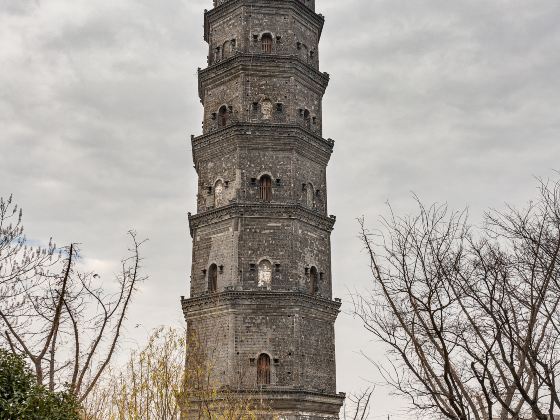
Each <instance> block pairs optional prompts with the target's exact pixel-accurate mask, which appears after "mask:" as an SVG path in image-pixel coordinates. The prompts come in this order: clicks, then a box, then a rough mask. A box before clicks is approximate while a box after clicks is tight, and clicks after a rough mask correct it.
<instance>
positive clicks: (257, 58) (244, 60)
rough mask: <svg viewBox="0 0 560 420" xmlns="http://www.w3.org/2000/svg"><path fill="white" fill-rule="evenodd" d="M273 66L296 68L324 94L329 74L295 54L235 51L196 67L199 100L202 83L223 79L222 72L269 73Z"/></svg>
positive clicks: (202, 94) (202, 92) (201, 97)
mask: <svg viewBox="0 0 560 420" xmlns="http://www.w3.org/2000/svg"><path fill="white" fill-rule="evenodd" d="M286 62H289V64H291V66H288V65H287V64H286ZM244 66H246V67H244ZM267 66H268V67H267ZM266 67H267V68H266ZM275 68H280V69H282V70H283V72H286V71H288V72H289V71H290V70H298V71H299V72H300V73H301V74H302V75H303V76H304V77H307V78H308V79H309V83H310V84H315V85H316V86H317V87H318V89H317V92H318V93H320V94H321V95H324V94H325V91H326V89H327V86H328V84H329V80H330V76H329V74H328V73H323V72H320V71H319V70H317V69H316V68H314V67H313V66H311V65H310V64H308V63H305V62H304V61H303V60H301V58H299V57H298V56H296V55H283V54H264V53H249V52H241V51H237V52H236V53H235V54H234V55H233V56H231V57H229V58H226V59H225V60H222V61H220V62H218V63H215V64H212V65H211V66H209V67H207V68H205V69H200V68H199V69H198V96H199V98H200V100H201V101H204V84H206V83H209V81H211V80H212V79H213V78H219V79H221V80H223V79H224V77H225V76H224V73H226V72H228V71H234V70H237V71H239V72H243V71H249V70H250V71H258V72H259V74H262V73H265V72H266V71H267V70H269V71H268V72H267V73H270V70H274V69H275ZM286 69H289V70H286ZM308 72H309V73H310V74H309V73H308Z"/></svg>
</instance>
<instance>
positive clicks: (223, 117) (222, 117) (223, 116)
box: [218, 105, 229, 127]
mask: <svg viewBox="0 0 560 420" xmlns="http://www.w3.org/2000/svg"><path fill="white" fill-rule="evenodd" d="M228 120H229V111H228V109H227V106H225V105H224V106H222V107H221V108H220V110H219V111H218V125H219V126H220V127H225V126H226V125H227V123H228Z"/></svg>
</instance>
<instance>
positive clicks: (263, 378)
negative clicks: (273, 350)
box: [257, 353, 270, 385]
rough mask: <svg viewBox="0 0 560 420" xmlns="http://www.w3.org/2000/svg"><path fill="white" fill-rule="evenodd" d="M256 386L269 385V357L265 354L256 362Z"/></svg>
mask: <svg viewBox="0 0 560 420" xmlns="http://www.w3.org/2000/svg"><path fill="white" fill-rule="evenodd" d="M257 385H270V356H269V355H268V354H265V353H263V354H261V355H260V356H259V358H258V360H257Z"/></svg>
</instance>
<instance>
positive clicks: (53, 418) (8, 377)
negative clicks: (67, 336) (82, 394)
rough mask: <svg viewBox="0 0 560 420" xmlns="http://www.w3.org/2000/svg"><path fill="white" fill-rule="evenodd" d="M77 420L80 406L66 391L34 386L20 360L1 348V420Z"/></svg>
mask: <svg viewBox="0 0 560 420" xmlns="http://www.w3.org/2000/svg"><path fill="white" fill-rule="evenodd" d="M46 419H49V420H79V419H80V416H79V406H78V403H77V402H76V400H75V398H74V397H73V396H72V395H71V394H69V393H67V392H50V391H49V390H47V389H45V387H43V386H39V385H37V382H36V380H35V377H34V375H33V373H32V372H31V370H30V369H29V367H28V366H27V365H26V364H25V361H24V360H23V358H22V357H20V356H17V355H14V354H12V353H10V352H8V351H6V350H4V349H0V420H46Z"/></svg>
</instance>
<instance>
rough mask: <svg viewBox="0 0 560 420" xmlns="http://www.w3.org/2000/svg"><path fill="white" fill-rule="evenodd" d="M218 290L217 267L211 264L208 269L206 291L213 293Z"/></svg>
mask: <svg viewBox="0 0 560 420" xmlns="http://www.w3.org/2000/svg"><path fill="white" fill-rule="evenodd" d="M217 290H218V266H217V265H216V264H212V265H211V266H210V268H209V269H208V291H209V292H211V293H214V292H216V291H217Z"/></svg>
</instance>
